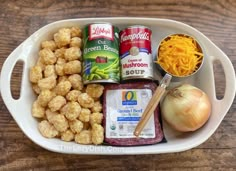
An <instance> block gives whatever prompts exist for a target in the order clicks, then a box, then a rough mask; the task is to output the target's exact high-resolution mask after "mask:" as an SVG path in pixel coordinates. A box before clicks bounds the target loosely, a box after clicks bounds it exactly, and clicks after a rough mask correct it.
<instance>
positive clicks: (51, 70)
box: [43, 65, 57, 77]
mask: <svg viewBox="0 0 236 171" xmlns="http://www.w3.org/2000/svg"><path fill="white" fill-rule="evenodd" d="M43 72H44V77H50V76H54V77H57V74H56V71H55V66H54V65H46V67H45V70H44V71H43Z"/></svg>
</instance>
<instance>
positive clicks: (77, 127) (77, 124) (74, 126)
mask: <svg viewBox="0 0 236 171" xmlns="http://www.w3.org/2000/svg"><path fill="white" fill-rule="evenodd" d="M69 125H70V129H71V131H72V132H73V133H80V132H81V131H82V129H83V122H81V121H79V120H73V121H70V122H69Z"/></svg>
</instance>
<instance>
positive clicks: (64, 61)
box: [56, 58, 66, 65]
mask: <svg viewBox="0 0 236 171" xmlns="http://www.w3.org/2000/svg"><path fill="white" fill-rule="evenodd" d="M65 63H66V60H65V59H64V58H58V59H57V63H56V64H59V65H61V64H65Z"/></svg>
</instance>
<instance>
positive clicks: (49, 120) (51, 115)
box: [45, 109, 59, 123]
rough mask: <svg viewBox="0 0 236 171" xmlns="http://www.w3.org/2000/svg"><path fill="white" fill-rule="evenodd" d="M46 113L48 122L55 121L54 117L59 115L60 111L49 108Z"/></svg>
mask: <svg viewBox="0 0 236 171" xmlns="http://www.w3.org/2000/svg"><path fill="white" fill-rule="evenodd" d="M45 114H46V118H47V120H48V122H50V123H52V122H53V117H54V116H55V115H58V114H59V113H58V112H52V111H51V110H50V109H47V110H46V112H45Z"/></svg>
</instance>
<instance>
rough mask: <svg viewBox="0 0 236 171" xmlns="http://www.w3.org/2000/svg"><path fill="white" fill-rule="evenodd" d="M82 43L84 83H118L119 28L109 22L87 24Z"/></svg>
mask: <svg viewBox="0 0 236 171" xmlns="http://www.w3.org/2000/svg"><path fill="white" fill-rule="evenodd" d="M83 43H84V48H83V81H84V83H85V84H88V83H106V82H110V83H119V82H120V61H119V29H118V28H117V27H115V26H112V25H111V24H109V23H94V24H89V25H88V26H86V27H85V28H84V30H83Z"/></svg>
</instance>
